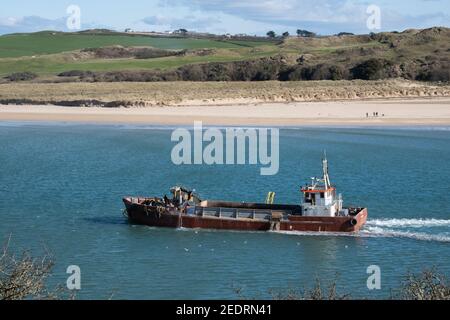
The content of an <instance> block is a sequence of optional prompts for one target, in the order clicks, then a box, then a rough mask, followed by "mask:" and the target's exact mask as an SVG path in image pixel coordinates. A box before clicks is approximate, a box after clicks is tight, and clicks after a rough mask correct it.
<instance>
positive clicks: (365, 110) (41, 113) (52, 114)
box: [0, 98, 450, 126]
mask: <svg viewBox="0 0 450 320" xmlns="http://www.w3.org/2000/svg"><path fill="white" fill-rule="evenodd" d="M374 113H378V116H374V115H373V114H374ZM367 114H368V115H369V116H368V117H367ZM0 121H39V122H81V123H141V124H155V125H177V124H179V125H189V124H192V123H193V122H194V121H203V123H204V124H206V125H274V126H295V125H361V126H370V125H450V98H435V99H410V100H376V101H335V102H293V103H262V104H230V105H209V106H207V105H202V106H195V105H189V106H164V107H145V108H96V107H90V108H87V107H85V108H83V107H61V106H53V105H20V106H16V105H0Z"/></svg>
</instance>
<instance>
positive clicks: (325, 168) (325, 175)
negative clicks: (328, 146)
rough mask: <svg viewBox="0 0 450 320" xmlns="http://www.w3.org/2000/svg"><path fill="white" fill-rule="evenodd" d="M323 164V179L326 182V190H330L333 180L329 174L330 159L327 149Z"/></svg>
mask: <svg viewBox="0 0 450 320" xmlns="http://www.w3.org/2000/svg"><path fill="white" fill-rule="evenodd" d="M322 166H323V181H324V183H325V190H328V189H330V188H331V182H330V176H329V175H328V160H327V153H326V151H325V152H324V157H323V160H322Z"/></svg>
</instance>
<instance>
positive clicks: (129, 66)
mask: <svg viewBox="0 0 450 320" xmlns="http://www.w3.org/2000/svg"><path fill="white" fill-rule="evenodd" d="M114 45H121V46H124V47H132V46H150V47H154V48H159V49H172V50H182V49H191V50H193V49H216V52H215V53H213V54H210V55H205V56H195V55H186V56H173V57H164V58H154V59H133V58H129V59H128V58H127V59H94V58H90V59H77V58H74V56H73V55H72V53H73V52H75V51H77V50H81V49H85V48H100V47H107V46H114ZM278 50H279V48H278V47H277V46H276V45H275V44H274V43H273V42H268V41H240V40H230V41H222V40H209V39H192V38H186V39H185V38H156V37H149V36H142V35H126V34H89V33H88V34H72V33H56V32H38V33H32V34H13V35H6V36H1V37H0V76H6V75H8V74H11V73H15V72H25V71H28V72H33V73H36V74H38V75H40V76H49V75H56V74H58V73H61V72H63V71H70V70H83V71H120V70H147V69H161V70H164V69H169V68H177V67H180V66H183V65H186V64H191V63H206V62H227V61H237V60H245V59H251V58H258V57H264V56H269V55H271V54H274V53H276V52H277V51H278Z"/></svg>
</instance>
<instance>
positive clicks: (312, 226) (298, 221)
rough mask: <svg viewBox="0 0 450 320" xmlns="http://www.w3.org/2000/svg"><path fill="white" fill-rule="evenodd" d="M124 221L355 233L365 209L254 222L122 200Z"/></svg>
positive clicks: (156, 225) (285, 216)
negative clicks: (330, 215) (341, 214)
mask: <svg viewBox="0 0 450 320" xmlns="http://www.w3.org/2000/svg"><path fill="white" fill-rule="evenodd" d="M123 201H124V204H125V207H126V213H127V217H128V219H129V220H130V222H131V223H136V224H141V225H147V226H151V227H164V228H188V229H215V230H236V231H281V232H299V231H300V232H344V233H351V232H357V231H359V230H360V229H361V227H362V226H363V225H364V224H365V223H366V221H367V217H368V211H367V209H365V208H357V209H351V210H352V211H353V212H354V213H355V214H354V215H351V216H346V217H308V216H301V215H284V216H283V218H280V219H255V218H254V217H253V218H240V217H238V215H237V216H236V217H221V216H220V215H219V216H205V215H203V214H186V213H183V212H181V211H178V210H173V211H169V210H165V211H162V210H158V209H157V208H154V207H149V206H146V205H142V204H139V203H133V201H132V199H131V198H125V199H124V200H123Z"/></svg>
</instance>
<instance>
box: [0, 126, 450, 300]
mask: <svg viewBox="0 0 450 320" xmlns="http://www.w3.org/2000/svg"><path fill="white" fill-rule="evenodd" d="M171 133H172V128H165V127H151V126H131V125H111V126H106V125H83V124H79V125H78V124H77V125H75V124H39V125H38V124H32V123H7V122H4V123H0V241H6V240H7V239H8V237H10V236H11V247H13V248H14V250H17V251H20V250H22V249H29V250H32V251H33V253H35V254H37V255H39V254H42V253H43V252H44V251H45V250H49V251H50V252H51V253H52V255H53V256H54V258H55V262H56V265H55V268H54V272H53V276H52V277H51V279H50V284H51V285H57V284H65V282H66V279H67V277H68V276H69V275H68V274H66V269H67V267H68V266H69V265H78V266H79V267H80V269H81V284H82V289H81V291H80V292H79V294H78V297H79V298H81V299H91V298H96V299H108V298H110V297H111V296H113V298H115V299H236V298H239V296H237V294H236V292H235V291H236V289H240V290H241V292H242V294H243V295H245V296H246V297H250V298H270V297H271V292H282V291H285V290H288V289H301V288H304V287H310V286H312V285H314V279H315V278H320V279H322V280H323V282H324V283H325V284H326V283H327V281H332V280H334V279H337V282H338V284H339V290H340V291H341V292H342V293H351V295H352V297H354V298H386V297H389V294H390V290H391V289H395V288H397V287H398V286H399V285H400V283H401V281H402V279H403V277H404V276H405V275H406V274H407V273H408V272H418V271H421V270H422V269H424V268H431V267H436V268H437V269H438V270H439V271H440V272H442V273H444V274H446V275H447V276H449V275H450V265H449V260H450V201H449V194H450V169H449V168H450V129H449V128H444V127H443V128H381V127H380V128H350V127H349V128H330V127H323V128H284V129H281V130H280V170H279V173H278V175H275V176H261V175H260V167H259V166H255V165H252V166H250V165H247V166H237V165H235V166H194V165H193V166H176V165H174V164H173V163H172V161H171V150H172V148H173V146H174V143H173V142H171V140H170V137H171ZM323 150H327V154H328V158H329V162H330V175H331V179H332V182H333V183H334V184H336V186H337V188H338V192H339V193H342V194H343V197H344V203H345V204H346V205H357V206H365V207H368V208H369V215H370V218H369V222H368V224H367V226H366V227H365V228H364V230H363V231H361V232H360V233H359V234H355V235H334V234H326V235H323V234H301V233H298V234H289V235H288V234H279V233H249V232H219V231H208V230H183V229H181V230H170V229H157V228H149V227H146V226H136V225H131V224H129V223H128V222H127V221H126V219H125V218H124V217H123V216H122V209H123V205H122V202H121V199H122V197H123V196H126V195H148V196H150V195H151V196H153V195H158V196H160V195H161V196H162V195H164V194H166V193H168V189H169V188H170V187H172V186H174V185H176V184H183V185H186V186H189V187H192V188H195V189H196V191H197V192H198V193H199V194H200V195H201V196H202V197H203V198H204V199H224V200H237V201H256V202H261V201H264V200H265V198H266V195H267V193H268V192H269V191H273V192H276V202H278V203H292V204H296V203H299V201H300V193H299V188H300V186H301V185H303V184H304V183H305V182H307V181H309V179H310V177H312V176H319V175H320V174H321V157H322V153H323ZM371 265H377V266H379V267H380V269H381V290H372V291H370V290H368V288H367V285H366V282H367V278H368V276H369V275H368V274H367V273H366V271H367V268H368V267H369V266H371Z"/></svg>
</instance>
